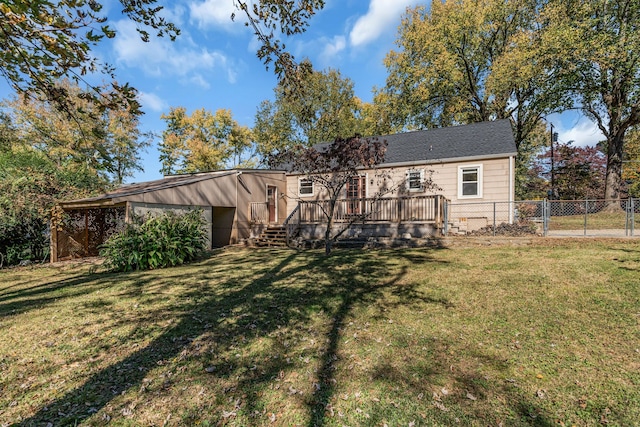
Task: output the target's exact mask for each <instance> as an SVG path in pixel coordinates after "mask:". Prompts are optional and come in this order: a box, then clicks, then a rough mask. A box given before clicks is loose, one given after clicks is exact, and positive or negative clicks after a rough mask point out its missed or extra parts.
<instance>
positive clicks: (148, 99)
mask: <svg viewBox="0 0 640 427" xmlns="http://www.w3.org/2000/svg"><path fill="white" fill-rule="evenodd" d="M138 97H139V98H140V103H141V104H142V107H143V109H145V108H149V109H150V110H151V111H155V112H157V113H160V112H163V111H166V110H167V109H169V104H167V103H166V102H165V101H164V100H163V99H162V98H160V97H159V96H158V95H156V94H154V93H148V92H139V93H138Z"/></svg>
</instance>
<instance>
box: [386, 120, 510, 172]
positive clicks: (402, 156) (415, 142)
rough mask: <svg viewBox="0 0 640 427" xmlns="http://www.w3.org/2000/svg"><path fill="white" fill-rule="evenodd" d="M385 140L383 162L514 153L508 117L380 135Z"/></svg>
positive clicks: (391, 162)
mask: <svg viewBox="0 0 640 427" xmlns="http://www.w3.org/2000/svg"><path fill="white" fill-rule="evenodd" d="M378 139H380V140H386V141H387V143H388V147H387V152H386V155H385V160H384V163H383V164H394V163H406V162H420V161H427V162H436V161H446V160H450V159H463V158H479V157H497V156H500V155H504V156H510V155H516V152H517V150H516V144H515V141H514V138H513V131H512V130H511V123H510V121H509V120H508V119H505V120H496V121H492V122H482V123H473V124H469V125H463V126H454V127H448V128H439V129H429V130H420V131H413V132H405V133H399V134H395V135H385V136H379V137H378Z"/></svg>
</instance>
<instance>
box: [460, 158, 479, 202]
mask: <svg viewBox="0 0 640 427" xmlns="http://www.w3.org/2000/svg"><path fill="white" fill-rule="evenodd" d="M471 169H476V173H477V176H478V180H477V185H478V191H477V193H476V194H469V195H465V194H463V188H464V181H463V177H464V172H465V171H468V170H471ZM481 198H482V165H464V166H458V199H481Z"/></svg>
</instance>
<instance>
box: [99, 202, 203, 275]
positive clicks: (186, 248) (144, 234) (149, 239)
mask: <svg viewBox="0 0 640 427" xmlns="http://www.w3.org/2000/svg"><path fill="white" fill-rule="evenodd" d="M204 226H205V220H204V219H203V217H202V210H199V209H196V210H192V211H189V212H187V213H184V214H176V213H174V212H167V213H164V214H162V215H159V216H154V217H152V216H147V217H146V218H144V219H141V218H134V221H133V222H132V223H130V224H127V225H126V226H125V228H124V229H123V230H122V231H121V232H119V233H116V234H114V235H113V236H111V237H110V238H109V240H107V241H106V242H105V244H104V245H103V246H102V248H101V250H100V255H102V256H103V257H105V258H106V259H105V266H106V267H107V268H108V269H110V270H115V271H131V270H152V269H156V268H165V267H173V266H176V265H181V264H184V263H187V262H190V261H193V260H194V259H196V258H197V257H198V256H199V255H201V254H202V252H203V251H204V250H205V248H206V236H205V228H204Z"/></svg>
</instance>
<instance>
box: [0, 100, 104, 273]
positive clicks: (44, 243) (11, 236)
mask: <svg viewBox="0 0 640 427" xmlns="http://www.w3.org/2000/svg"><path fill="white" fill-rule="evenodd" d="M20 105H22V103H20ZM12 117H13V116H12V114H9V113H6V112H3V113H1V114H0V136H1V138H2V140H1V141H0V142H1V144H0V267H1V266H2V265H6V264H15V263H18V262H20V261H22V260H33V261H42V260H44V259H45V258H47V257H46V255H47V253H48V249H49V241H48V238H47V237H46V230H47V227H48V223H49V221H48V220H49V217H50V209H51V208H52V207H53V206H54V204H55V203H56V201H57V200H59V199H70V198H78V197H85V196H89V195H91V194H94V193H96V192H99V191H104V190H105V188H106V187H107V186H108V185H109V183H108V182H107V181H106V180H105V179H104V177H102V176H101V175H100V174H98V173H97V171H96V170H95V169H94V168H92V167H91V166H90V165H89V163H87V162H78V161H76V160H77V158H74V157H72V156H67V157H66V158H63V157H62V156H57V155H56V156H53V155H50V153H48V152H47V150H46V147H43V146H42V145H41V144H34V143H33V140H32V139H31V136H32V135H36V134H30V133H28V132H24V129H21V127H23V126H25V124H22V123H17V124H16V123H13V121H12V120H13V119H12Z"/></svg>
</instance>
